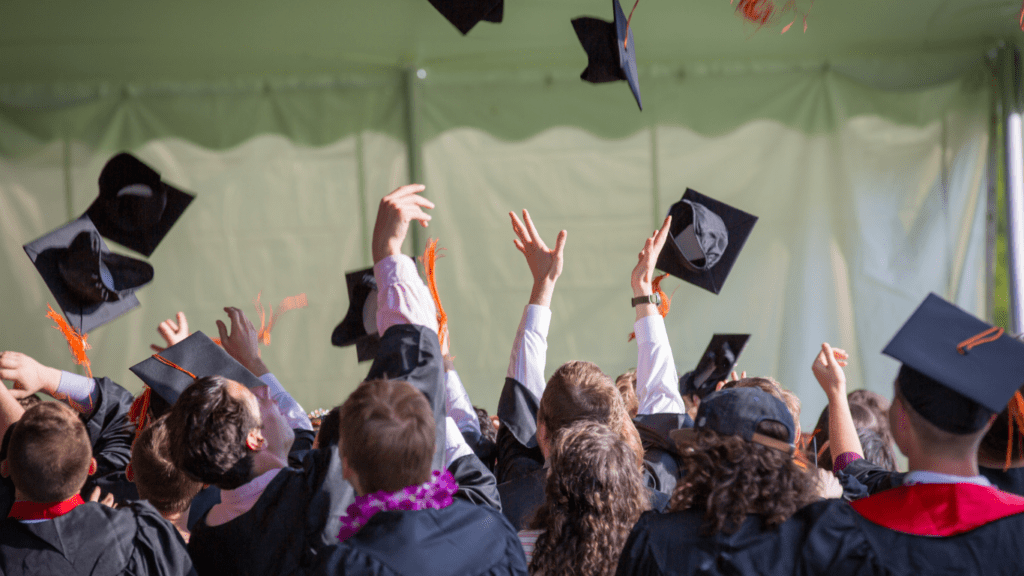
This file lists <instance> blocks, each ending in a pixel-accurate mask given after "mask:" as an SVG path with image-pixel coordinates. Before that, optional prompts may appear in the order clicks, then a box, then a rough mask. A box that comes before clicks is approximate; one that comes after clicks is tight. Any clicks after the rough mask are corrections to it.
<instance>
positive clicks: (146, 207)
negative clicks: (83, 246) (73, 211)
mask: <svg viewBox="0 0 1024 576" xmlns="http://www.w3.org/2000/svg"><path fill="white" fill-rule="evenodd" d="M99 184H100V195H99V197H98V198H96V200H95V201H93V203H92V205H91V206H89V209H88V210H87V211H86V214H88V215H89V218H91V219H92V221H93V222H94V223H95V224H96V229H97V230H99V231H100V234H101V235H102V236H103V237H104V238H108V239H110V240H113V241H114V242H117V243H118V244H120V245H122V246H125V247H126V248H130V249H132V250H134V251H136V252H139V253H140V254H143V255H145V256H150V255H152V254H153V251H154V250H156V247H157V244H159V243H160V241H161V240H163V238H164V236H166V235H167V232H168V231H169V230H170V229H171V226H173V225H174V223H175V222H177V221H178V218H179V217H180V216H181V214H182V212H184V211H185V208H186V207H188V205H189V203H190V202H192V199H193V198H194V196H192V195H191V194H188V193H185V192H182V191H181V190H178V189H177V188H175V187H173V186H171V185H169V184H165V183H163V182H161V181H160V175H159V174H157V173H156V171H154V170H153V169H152V168H150V167H149V166H146V165H145V164H143V163H142V162H140V161H139V160H138V159H137V158H136V157H134V156H132V155H131V154H128V153H126V152H122V153H120V154H118V155H117V156H114V157H113V158H111V159H110V160H109V161H107V164H106V165H105V166H104V167H103V171H102V172H100V181H99Z"/></svg>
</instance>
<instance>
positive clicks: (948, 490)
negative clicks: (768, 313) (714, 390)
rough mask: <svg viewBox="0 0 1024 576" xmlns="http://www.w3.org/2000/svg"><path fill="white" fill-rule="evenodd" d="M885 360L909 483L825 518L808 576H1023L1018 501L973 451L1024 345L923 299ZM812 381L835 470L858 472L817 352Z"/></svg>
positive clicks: (1022, 368) (807, 553)
mask: <svg viewBox="0 0 1024 576" xmlns="http://www.w3.org/2000/svg"><path fill="white" fill-rule="evenodd" d="M884 353H885V354H887V355H889V356H891V357H893V358H895V359H897V360H899V361H900V362H902V366H901V367H900V370H899V374H898V375H897V377H896V381H895V382H894V388H895V397H894V399H893V402H892V406H891V408H890V409H889V419H890V428H891V430H892V434H893V437H894V438H895V440H896V444H897V446H899V448H900V451H901V452H903V454H904V455H906V456H907V459H908V461H909V465H910V472H909V473H908V474H906V475H905V476H903V478H902V485H900V486H897V487H894V488H892V489H890V490H885V491H882V492H879V493H876V494H874V495H872V496H870V497H867V498H863V499H861V500H858V501H856V502H854V503H852V504H850V505H838V506H831V507H829V509H828V510H826V511H825V512H823V513H822V514H821V515H820V517H819V518H817V519H816V520H815V521H814V523H813V528H812V529H811V530H810V532H809V533H808V534H807V536H806V540H805V542H804V545H803V547H802V555H803V563H804V569H805V570H806V572H808V573H814V574H829V575H830V576H831V575H835V576H838V575H841V574H865V573H875V574H879V573H884V574H893V575H897V574H935V573H946V574H1022V573H1024V568H1021V566H1020V562H1018V561H1017V560H1016V553H1017V552H1018V551H1019V550H1020V535H1021V534H1022V533H1024V498H1022V497H1020V496H1017V495H1014V494H1009V493H1007V492H1003V491H1001V490H999V489H998V488H996V487H995V486H993V485H992V483H991V482H990V481H989V480H988V478H986V477H985V476H983V475H981V474H980V470H979V466H978V453H979V446H980V444H981V442H982V440H983V438H984V437H985V435H986V433H987V432H988V431H989V429H990V428H991V426H992V424H993V422H994V421H995V420H996V417H997V414H999V413H1000V412H1001V411H1002V410H1003V409H1004V408H1005V407H1006V406H1007V404H1008V403H1009V401H1010V399H1011V398H1013V397H1014V396H1015V394H1016V393H1017V391H1018V388H1019V387H1020V378H1021V374H1022V373H1024V343H1021V342H1019V341H1017V340H1015V339H1013V338H1011V337H1009V336H1008V335H1005V334H1003V331H1002V330H1001V329H999V328H994V327H992V326H990V325H988V324H987V323H985V322H983V321H981V320H978V319H977V318H975V317H973V316H971V315H970V314H968V313H967V312H964V311H963V310H961V309H959V308H957V307H956V306H954V305H953V304H950V303H948V302H946V301H944V300H943V299H941V298H940V297H938V296H936V295H934V294H931V295H929V296H928V297H927V298H926V299H925V301H924V302H923V303H922V304H921V305H920V306H919V307H918V309H917V310H916V311H915V312H914V314H913V315H912V316H911V317H910V319H909V320H907V322H906V324H904V326H903V327H902V328H901V329H900V331H899V332H898V333H897V334H896V336H894V337H893V339H892V341H891V342H889V345H888V346H887V347H886V348H885V350H884ZM815 373H816V375H819V379H818V380H819V383H821V385H822V387H823V388H824V389H825V391H826V393H827V394H828V397H829V416H830V442H831V447H832V450H833V453H834V454H838V456H836V467H837V469H842V468H848V467H849V464H850V463H851V461H852V462H859V461H860V460H862V454H863V453H862V450H861V447H860V445H859V441H858V438H857V435H856V431H855V429H854V427H853V420H852V418H851V417H850V413H849V410H848V409H847V408H846V406H845V400H846V390H845V386H846V384H845V376H844V375H843V373H842V369H841V368H840V367H839V366H838V364H837V363H836V361H835V355H834V353H833V352H832V349H831V348H830V347H829V346H828V345H827V344H825V345H823V349H822V352H821V354H819V356H818V358H817V359H816V361H815Z"/></svg>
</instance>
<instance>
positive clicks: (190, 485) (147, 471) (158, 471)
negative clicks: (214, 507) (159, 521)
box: [132, 414, 203, 514]
mask: <svg viewBox="0 0 1024 576" xmlns="http://www.w3.org/2000/svg"><path fill="white" fill-rule="evenodd" d="M132 472H133V474H134V476H135V486H136V487H137V488H138V489H139V498H141V499H143V500H147V501H149V503H150V504H152V505H153V507H154V508H156V509H157V511H158V512H160V513H161V514H177V513H181V512H184V511H185V510H188V507H189V505H191V504H192V499H193V498H195V496H196V494H198V493H199V491H200V490H202V488H203V484H202V483H201V482H196V481H195V480H192V479H191V478H189V477H188V476H186V475H185V473H184V472H182V471H181V470H178V467H177V466H175V465H174V462H171V458H170V455H169V454H168V439H167V415H166V414H165V415H163V416H161V417H160V418H158V419H157V420H156V421H155V422H153V423H152V424H150V425H149V426H147V427H146V429H145V430H143V431H142V433H141V434H139V437H138V438H136V439H135V443H134V444H132Z"/></svg>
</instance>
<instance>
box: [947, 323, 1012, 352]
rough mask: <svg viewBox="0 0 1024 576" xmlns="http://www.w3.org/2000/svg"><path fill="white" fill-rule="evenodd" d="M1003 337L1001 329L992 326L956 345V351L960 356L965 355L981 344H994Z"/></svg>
mask: <svg viewBox="0 0 1024 576" xmlns="http://www.w3.org/2000/svg"><path fill="white" fill-rule="evenodd" d="M1002 335H1003V329H1002V328H1000V327H998V326H993V327H991V328H989V329H988V330H985V331H984V332H979V333H978V334H975V335H974V336H971V337H970V338H968V339H967V340H964V341H963V342H961V343H959V344H957V345H956V351H957V352H959V353H960V354H967V352H969V351H970V349H971V348H974V347H975V346H980V345H982V344H988V343H989V342H995V341H996V340H998V339H999V338H1001V337H1002Z"/></svg>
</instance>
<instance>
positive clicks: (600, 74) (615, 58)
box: [572, 0, 644, 110]
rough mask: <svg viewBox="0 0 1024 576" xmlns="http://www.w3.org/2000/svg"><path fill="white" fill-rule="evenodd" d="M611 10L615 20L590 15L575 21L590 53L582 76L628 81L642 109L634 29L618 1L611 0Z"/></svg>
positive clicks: (604, 80)
mask: <svg viewBox="0 0 1024 576" xmlns="http://www.w3.org/2000/svg"><path fill="white" fill-rule="evenodd" d="M634 8H635V6H634ZM612 9H613V11H614V13H615V21H614V22H607V21H605V20H600V19H598V18H591V17H589V16H583V17H580V18H575V19H573V21H572V27H573V29H574V30H575V31H576V36H577V37H578V38H579V39H580V44H582V45H583V50H585V51H586V52H587V67H586V68H585V69H584V70H583V73H582V74H580V78H582V79H583V80H586V81H587V82H593V83H595V84H597V83H600V82H614V81H616V80H625V81H626V82H628V83H629V89H630V90H632V91H633V97H634V98H636V105H637V106H639V107H640V109H641V110H643V109H644V107H643V104H641V103H640V80H639V79H638V78H637V73H636V52H635V51H634V44H633V31H632V30H631V29H630V27H629V20H628V19H627V18H626V14H625V12H623V11H622V5H621V4H619V0H612Z"/></svg>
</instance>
